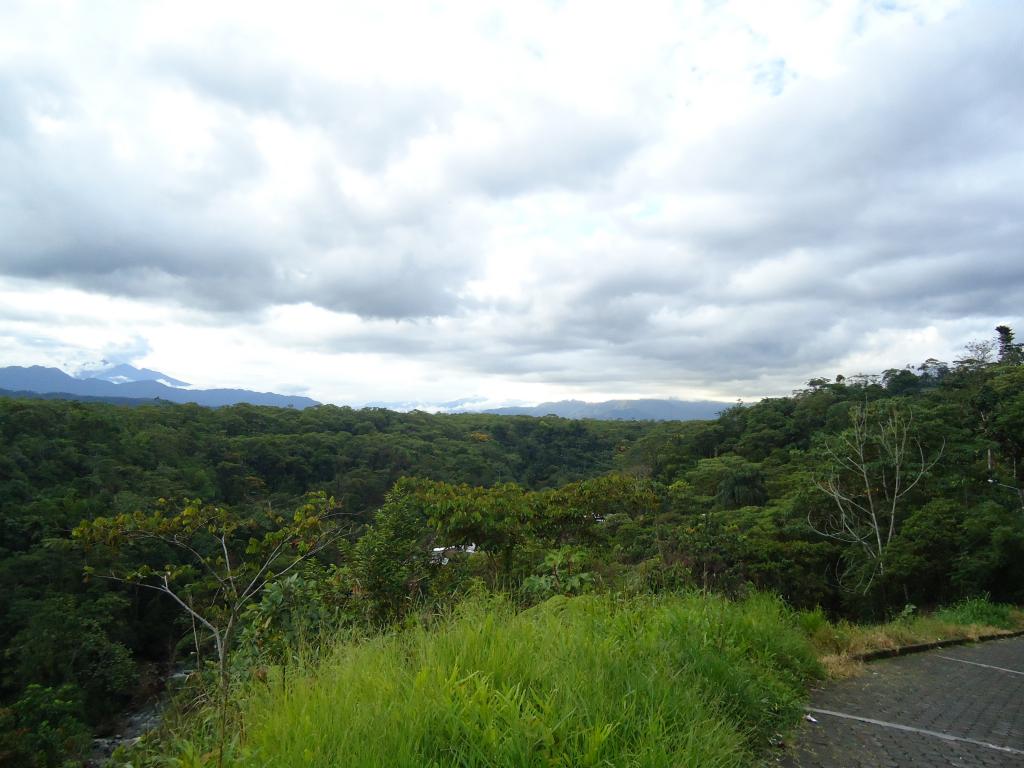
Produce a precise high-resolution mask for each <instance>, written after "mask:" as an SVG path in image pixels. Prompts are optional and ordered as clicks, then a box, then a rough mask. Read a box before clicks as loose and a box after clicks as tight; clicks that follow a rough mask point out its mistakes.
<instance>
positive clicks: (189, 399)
mask: <svg viewBox="0 0 1024 768" xmlns="http://www.w3.org/2000/svg"><path fill="white" fill-rule="evenodd" d="M99 373H101V375H104V374H105V375H106V376H108V377H112V378H113V379H115V380H110V379H109V378H92V377H90V378H75V377H74V376H69V375H68V374H66V373H64V371H62V370H60V369H59V368H44V367H43V366H40V365H33V366H31V367H28V368H22V367H20V366H9V367H7V368H0V389H4V390H9V391H12V392H17V391H19V390H20V391H25V392H35V393H38V394H53V395H60V396H64V397H66V398H67V399H69V400H74V399H75V398H77V397H88V398H102V399H105V400H112V401H122V400H124V399H125V398H130V399H133V400H134V399H138V400H151V401H155V400H166V401H169V402H172V403H197V404H198V405H206V406H210V407H219V406H223V405H235V404H236V403H250V404H252V405H273V406H277V407H278V408H300V409H301V408H308V407H310V406H312V405H319V404H320V403H318V402H317V401H316V400H313V399H311V398H308V397H300V396H296V395H278V394H274V393H273V392H252V391H250V390H248V389H181V388H180V387H179V386H168V384H167V383H164V382H177V381H178V380H177V379H174V378H172V377H170V376H166V375H164V374H162V373H160V372H159V371H150V370H149V369H145V368H143V369H138V368H133V367H132V366H130V365H129V366H111V367H110V368H108V369H101V371H100V372H99ZM117 380H119V381H117ZM180 383H181V384H184V382H180Z"/></svg>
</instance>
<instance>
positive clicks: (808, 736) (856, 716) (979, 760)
mask: <svg viewBox="0 0 1024 768" xmlns="http://www.w3.org/2000/svg"><path fill="white" fill-rule="evenodd" d="M808 706H809V707H810V709H811V710H812V711H810V713H809V714H810V716H811V717H813V718H814V719H815V720H816V721H817V722H810V721H806V722H804V723H803V725H802V727H801V728H800V729H799V730H798V732H797V734H796V736H795V746H794V747H793V748H792V749H791V750H790V752H789V753H788V755H787V756H786V757H784V758H782V759H780V761H779V764H780V765H783V766H787V768H824V767H825V766H828V767H829V768H862V767H863V768H883V767H887V766H893V767H894V768H895V767H896V766H898V767H899V768H935V767H936V766H978V767H979V768H990V767H991V768H1003V766H1006V767H1007V768H1008V767H1009V766H1015V768H1022V767H1024V637H1017V638H1013V639H1008V640H994V641H991V642H987V643H981V644H978V645H970V646H955V647H950V648H943V649H939V650H934V651H929V652H927V653H922V654H917V655H914V656H905V657H903V658H896V659H888V660H886V661H876V662H873V663H871V664H869V665H868V666H867V668H866V670H865V672H864V673H863V674H862V675H860V676H859V677H855V678H851V679H849V680H843V681H841V682H838V683H833V684H829V685H828V686H826V687H824V688H822V689H821V690H818V691H815V692H814V693H813V694H812V696H811V701H810V704H809V705H808ZM813 710H817V711H813Z"/></svg>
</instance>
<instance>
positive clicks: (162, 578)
mask: <svg viewBox="0 0 1024 768" xmlns="http://www.w3.org/2000/svg"><path fill="white" fill-rule="evenodd" d="M161 506H162V507H163V508H161V509H158V510H157V511H156V512H154V513H152V514H149V515H147V514H145V513H142V512H137V513H135V514H131V515H128V514H124V515H118V516H116V517H110V518H104V517H99V518H96V519H94V520H91V521H86V522H83V523H81V524H80V525H79V526H78V527H77V528H76V529H75V531H74V535H75V537H76V538H78V539H80V540H81V541H83V542H84V543H85V544H86V545H90V546H94V545H103V546H105V547H108V548H112V549H114V550H118V549H120V548H122V547H125V546H126V545H132V544H138V543H158V544H161V545H164V546H166V547H169V548H171V549H173V550H177V551H179V552H181V553H184V555H185V560H186V561H185V563H184V564H177V563H167V564H166V565H164V566H163V567H161V568H153V567H152V566H151V565H148V564H146V565H141V566H132V565H130V564H127V563H130V560H128V559H127V558H120V559H117V560H114V561H113V562H112V563H111V565H110V567H109V569H108V572H106V573H101V572H100V571H99V570H98V569H95V568H93V567H89V568H88V569H87V574H89V575H93V574H95V575H96V576H101V577H103V578H108V579H112V580H115V581H120V582H126V583H129V584H136V585H138V586H140V587H143V588H146V589H150V590H154V591H156V592H159V593H161V594H164V595H166V596H168V597H169V598H171V600H173V601H174V603H176V604H177V605H178V606H179V607H180V608H181V609H182V610H183V611H184V612H185V613H186V614H187V615H188V616H189V618H190V619H191V620H192V622H193V629H194V632H195V633H196V652H197V655H198V653H199V651H200V642H199V632H200V631H203V632H206V633H209V636H210V638H211V639H212V640H213V643H214V649H215V654H216V666H217V679H218V691H219V706H220V713H221V717H220V749H219V761H220V760H222V759H223V749H224V740H225V737H226V725H227V706H228V690H229V684H230V679H229V675H230V667H229V665H228V659H229V656H230V654H231V651H232V649H233V646H234V642H235V639H236V634H237V631H238V627H239V619H240V618H241V616H242V612H243V611H244V610H245V608H246V606H247V605H248V604H249V603H250V602H251V601H253V600H254V599H255V598H257V596H258V595H259V594H260V593H261V592H262V590H263V589H264V587H266V586H267V584H269V583H270V582H272V581H273V580H274V579H277V578H280V577H282V576H284V575H285V574H287V573H289V572H290V571H292V570H293V569H295V568H296V567H297V566H298V565H300V564H301V563H303V562H305V561H306V560H309V559H310V558H312V557H314V556H316V555H317V554H318V553H320V552H322V551H323V550H324V549H326V548H327V547H328V546H330V545H331V544H332V543H333V542H334V541H335V540H336V539H337V538H338V536H340V535H341V529H340V527H339V526H338V525H337V523H336V515H335V510H334V500H333V499H328V498H327V497H326V496H325V495H324V494H322V493H319V494H311V495H310V496H309V497H308V498H307V500H306V503H305V504H303V505H302V506H300V507H299V508H298V509H297V510H296V511H295V513H294V515H293V516H292V517H291V519H286V518H285V517H283V516H281V515H276V514H274V513H273V512H272V511H271V510H270V509H269V508H268V510H267V519H266V520H265V521H263V522H264V526H263V527H262V530H261V526H260V524H259V522H258V521H256V520H254V519H246V518H242V517H240V516H239V515H237V514H236V513H233V512H231V511H230V510H228V509H225V508H223V507H217V506H213V505H204V504H202V503H201V502H200V501H198V500H195V501H190V502H188V503H187V504H185V506H184V507H183V508H182V509H180V510H179V511H176V512H175V511H169V510H167V509H166V507H167V504H166V503H164V504H163V505H161Z"/></svg>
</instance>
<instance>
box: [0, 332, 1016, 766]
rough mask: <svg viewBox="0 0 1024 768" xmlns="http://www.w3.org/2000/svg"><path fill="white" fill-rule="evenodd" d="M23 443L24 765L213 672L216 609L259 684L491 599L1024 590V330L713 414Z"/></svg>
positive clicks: (9, 606) (39, 428)
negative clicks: (270, 669)
mask: <svg viewBox="0 0 1024 768" xmlns="http://www.w3.org/2000/svg"><path fill="white" fill-rule="evenodd" d="M0 439H2V445H3V450H2V452H0V647H2V653H3V658H4V664H3V677H2V680H0V686H2V688H0V695H2V704H3V707H2V708H0V729H2V733H0V765H5V766H6V765H10V766H14V765H59V764H61V762H60V761H62V760H63V759H64V758H65V756H67V755H71V756H72V757H73V756H75V755H81V754H83V752H84V750H85V749H86V747H87V744H88V738H89V733H90V731H92V732H96V731H103V730H104V729H105V728H109V727H110V724H111V722H112V721H113V719H114V718H115V716H116V715H117V713H118V712H119V711H120V710H121V709H122V708H124V707H125V706H126V705H128V704H129V702H130V701H131V700H132V699H133V697H138V696H140V695H143V694H144V693H145V692H147V691H148V690H151V689H154V688H156V687H158V685H159V679H160V678H161V676H162V674H163V673H164V672H165V671H166V668H167V665H168V664H170V663H171V662H173V661H175V660H183V661H184V662H186V664H187V665H189V666H194V665H195V664H196V663H197V659H196V658H195V657H196V655H197V654H198V655H200V656H201V657H202V658H203V659H205V660H207V661H209V660H211V659H214V658H215V654H214V651H213V647H212V644H211V642H210V640H209V639H208V637H207V635H208V633H207V631H206V630H205V629H204V628H203V627H202V626H198V625H197V622H196V621H194V620H193V619H194V618H195V615H199V616H200V617H201V618H204V619H209V621H210V623H211V626H212V627H213V628H215V629H217V630H218V631H220V630H223V631H224V639H225V648H226V649H227V648H228V647H229V648H230V654H229V653H228V651H227V650H225V658H227V656H230V658H231V661H232V664H233V666H232V667H231V669H232V670H233V674H234V675H236V677H237V675H239V674H241V675H243V676H244V675H246V674H249V673H248V672H246V670H259V669H265V668H266V665H268V664H271V665H281V664H286V663H287V662H286V659H287V658H289V651H288V649H289V648H291V647H294V643H295V642H296V638H297V637H298V636H299V635H300V634H303V635H304V636H307V637H308V636H309V634H310V633H316V632H336V631H338V630H339V629H342V628H356V627H368V626H372V627H381V626H387V625H389V624H390V623H392V622H394V621H396V620H398V619H402V618H403V617H409V616H412V615H414V614H416V613H417V612H419V611H422V610H425V609H426V610H430V609H431V606H433V607H435V608H436V607H437V606H442V605H447V604H450V603H452V602H454V601H457V600H458V599H459V597H460V596H461V595H464V594H466V593H468V592H473V593H474V594H475V593H479V592H480V590H486V591H499V592H502V593H505V594H507V595H509V596H510V598H511V599H512V600H513V601H515V602H516V603H517V604H520V605H529V604H533V603H536V602H538V601H540V600H543V599H546V598H549V597H552V596H555V595H575V594H580V593H585V592H592V591H612V592H626V593H630V594H642V593H650V592H667V591H676V590H679V589H683V588H687V587H699V588H703V589H707V590H713V591H716V592H721V593H724V594H726V595H729V596H743V595H745V594H747V593H748V592H751V591H752V590H755V589H762V590H771V591H774V592H776V593H778V594H779V595H781V596H782V597H783V598H784V599H785V600H786V601H788V603H789V604H790V605H792V606H795V607H801V608H813V607H815V606H821V607H823V608H824V609H825V610H826V611H828V612H830V613H832V614H833V615H842V616H847V617H851V618H874V617H880V616H884V615H887V614H889V613H892V612H899V611H903V610H907V608H906V607H907V606H908V605H910V606H917V607H919V608H923V607H928V606H932V605H936V604H939V603H944V602H949V601H952V600H956V599H958V598H961V597H965V596H971V595H978V594H984V593H988V594H989V595H991V596H992V598H993V599H996V600H1000V601H1012V602H1020V601H1022V600H1024V496H1022V494H1021V491H1020V490H1019V489H1020V487H1021V482H1020V478H1019V470H1020V464H1021V461H1022V459H1024V365H1022V356H1021V350H1020V347H1019V346H1018V345H1016V344H1014V342H1013V338H1012V333H1011V332H1010V331H1009V329H1004V332H1003V333H1002V335H1001V339H1000V344H999V345H998V347H997V346H996V345H995V344H988V343H983V344H978V345H974V346H973V347H972V348H971V349H970V350H969V354H967V355H965V356H964V357H963V358H962V359H960V360H957V361H954V362H952V363H943V362H940V361H936V360H928V361H925V362H924V363H922V364H921V365H919V366H916V367H911V368H906V369H900V370H890V371H886V372H884V373H883V374H880V375H879V376H853V377H850V378H843V377H838V378H837V379H836V380H835V381H830V380H825V379H816V380H812V381H810V382H808V383H807V384H806V385H805V387H803V388H801V389H799V390H798V391H796V392H794V394H793V395H792V396H790V397H783V398H773V399H766V400H763V401H761V402H760V403H757V404H754V405H737V406H735V407H732V408H730V409H728V410H727V411H725V412H724V413H723V414H722V415H721V417H720V418H718V419H716V420H714V421H703V422H666V423H657V424H656V423H630V422H597V421H571V420H566V419H560V418H554V417H546V418H540V419H535V418H529V417H504V416H486V415H433V416H432V415H428V414H424V413H418V412H413V413H409V414H398V413H393V412H389V411H384V410H377V409H369V410H361V411H359V410H352V409H349V408H338V407H333V406H320V407H316V408H310V409H307V410H304V411H293V410H285V409H274V408H263V407H253V406H235V407H229V408H223V409H219V410H208V409H204V408H201V407H198V406H190V405H171V404H165V405H160V406H142V407H137V408H126V407H118V406H114V405H106V404H94V403H74V402H61V401H41V400H22V399H0ZM199 499H201V500H202V501H201V502H200V501H197V500H199ZM190 500H191V501H190ZM73 531H74V532H75V535H74V536H73V535H72V533H73ZM314 534H315V535H314ZM314 545H315V546H314ZM471 545H472V546H471ZM268 552H269V554H267V553H268ZM221 553H223V555H222V554H221ZM260 563H264V564H265V565H264V566H262V567H260V566H259V564H260ZM285 566H287V567H285ZM87 568H88V569H89V570H88V574H87ZM246 568H250V569H251V571H246V570H245V569H246ZM247 572H250V573H254V574H256V576H255V577H254V578H253V580H252V585H256V588H255V589H254V590H252V591H251V592H250V593H248V594H249V597H245V599H244V600H243V599H237V598H238V594H239V593H240V592H241V590H237V589H235V587H234V583H235V580H236V579H240V578H241V577H240V574H242V573H247ZM275 573H280V575H281V577H280V578H279V579H273V578H269V576H268V574H271V575H272V574H275ZM110 577H113V578H110ZM264 578H265V579H266V581H265V583H264V582H262V581H261V579H264ZM162 586H166V587H167V589H165V590H163V594H161V587H162ZM250 586H251V585H250ZM147 587H148V588H147ZM232 589H235V596H236V599H235V601H234V602H231V600H230V599H228V598H229V597H230V593H231V590H232ZM172 595H176V596H177V597H178V598H179V599H180V600H181V602H180V603H175V602H174V600H173V599H171V596H172ZM184 606H187V607H188V608H189V609H190V610H192V611H194V614H193V615H191V616H190V614H189V612H187V611H185V610H182V608H183V607H184ZM910 610H913V609H910ZM229 619H230V621H229ZM197 626H198V628H197ZM300 630H301V631H300ZM220 645H221V641H220V639H218V641H217V646H218V648H219V647H220ZM222 667H223V668H222V673H223V674H224V675H225V678H224V680H225V681H226V680H227V677H226V675H227V672H228V666H227V665H226V664H225V665H222ZM225 690H227V688H225ZM44 724H45V725H44Z"/></svg>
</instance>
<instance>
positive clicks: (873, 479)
mask: <svg viewBox="0 0 1024 768" xmlns="http://www.w3.org/2000/svg"><path fill="white" fill-rule="evenodd" d="M850 421H851V425H850V427H849V428H848V429H846V430H844V431H843V432H841V433H840V434H838V435H835V436H831V437H829V438H826V439H825V440H824V441H822V443H821V451H822V459H823V464H824V466H823V467H822V468H821V472H820V474H819V475H818V476H817V477H816V478H815V481H814V482H815V485H816V486H817V487H818V489H819V490H821V491H822V492H823V493H825V494H827V495H828V496H829V497H830V499H831V504H830V506H829V509H828V511H823V512H818V513H814V512H812V513H811V514H809V515H808V519H807V521H808V523H809V524H810V526H811V528H812V529H813V530H814V531H816V532H817V533H819V534H821V535H822V536H826V537H828V538H830V539H834V540H835V541H839V542H843V543H845V544H850V545H853V552H854V553H855V554H853V553H851V554H850V556H849V557H848V561H847V567H846V568H845V569H844V570H843V571H842V572H841V573H840V574H839V576H840V583H841V584H843V585H844V586H845V587H846V588H848V589H850V590H860V591H862V592H864V593H867V592H868V590H869V589H870V588H871V584H872V582H873V581H874V579H875V578H876V577H877V576H881V575H883V574H884V573H885V554H886V550H887V549H888V547H889V545H890V544H891V543H892V540H893V538H894V537H895V536H896V535H897V533H898V532H899V525H900V518H901V516H902V513H903V510H902V508H901V502H902V501H903V499H904V498H905V497H906V496H907V494H909V493H910V492H911V491H913V490H914V488H916V487H917V486H918V485H919V484H920V482H921V481H922V480H923V479H924V477H925V476H926V475H927V474H928V472H929V470H931V469H932V467H934V466H935V465H936V464H937V463H938V461H939V459H940V458H941V457H942V452H943V449H944V448H945V443H943V444H942V445H941V446H940V447H939V449H938V450H937V451H935V452H934V453H931V452H928V451H926V450H925V448H924V446H923V445H922V444H921V441H920V440H919V439H918V437H917V435H916V433H915V430H914V415H913V412H912V411H911V410H909V409H901V407H900V406H899V405H897V404H892V403H883V404H877V405H868V404H864V405H858V406H855V407H854V408H852V409H851V411H850Z"/></svg>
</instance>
